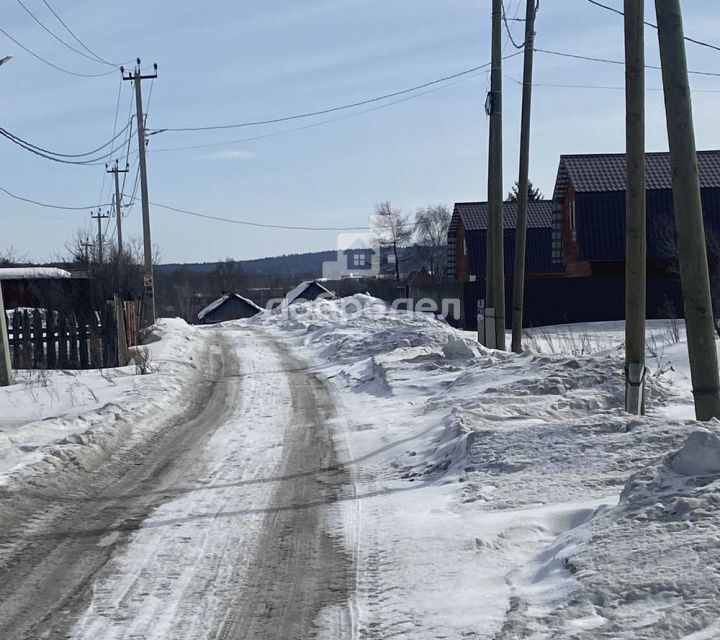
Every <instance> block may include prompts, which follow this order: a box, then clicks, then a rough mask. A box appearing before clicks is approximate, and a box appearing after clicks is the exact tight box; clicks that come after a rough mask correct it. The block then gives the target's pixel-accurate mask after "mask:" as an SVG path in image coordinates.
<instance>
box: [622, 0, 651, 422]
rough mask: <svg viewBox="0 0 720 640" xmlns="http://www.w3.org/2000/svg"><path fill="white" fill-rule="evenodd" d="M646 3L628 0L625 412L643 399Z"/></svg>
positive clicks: (638, 407) (640, 407)
mask: <svg viewBox="0 0 720 640" xmlns="http://www.w3.org/2000/svg"><path fill="white" fill-rule="evenodd" d="M644 22H645V0H625V137H626V159H625V162H626V171H627V185H626V190H625V194H626V195H625V411H627V412H628V413H632V414H634V415H641V414H642V413H644V409H645V407H644V401H643V399H644V397H645V311H646V301H645V298H646V295H645V286H646V285H645V280H646V271H647V268H646V253H647V251H646V235H645V24H644Z"/></svg>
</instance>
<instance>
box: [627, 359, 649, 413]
mask: <svg viewBox="0 0 720 640" xmlns="http://www.w3.org/2000/svg"><path fill="white" fill-rule="evenodd" d="M646 371H647V369H646V367H645V365H644V364H642V363H640V362H630V363H628V365H627V366H626V367H625V411H627V412H628V413H631V414H633V415H636V416H641V415H644V413H645V373H646Z"/></svg>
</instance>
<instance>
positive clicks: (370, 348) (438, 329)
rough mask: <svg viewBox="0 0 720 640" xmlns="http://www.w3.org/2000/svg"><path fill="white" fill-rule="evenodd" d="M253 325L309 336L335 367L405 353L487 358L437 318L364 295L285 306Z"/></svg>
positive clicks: (258, 318)
mask: <svg viewBox="0 0 720 640" xmlns="http://www.w3.org/2000/svg"><path fill="white" fill-rule="evenodd" d="M250 323H251V324H254V325H257V326H264V327H268V328H273V329H275V330H280V331H282V332H284V333H288V334H290V335H294V336H296V337H298V338H300V337H301V336H303V335H304V337H303V338H302V343H303V344H304V345H305V346H308V347H311V348H312V349H314V350H315V351H317V352H318V355H319V356H320V357H321V358H323V359H325V360H327V361H329V362H339V363H347V362H352V361H356V360H358V359H364V358H368V357H371V356H373V355H376V354H385V353H388V352H391V351H393V350H395V349H403V348H404V349H416V348H417V349H420V351H419V352H418V354H420V353H421V352H422V353H424V354H427V353H429V352H435V353H444V354H445V355H446V356H448V357H451V358H468V357H475V356H478V355H480V354H481V353H486V351H485V350H484V349H483V348H482V347H480V346H479V345H478V344H477V342H476V341H473V340H470V339H469V338H466V337H465V336H464V335H463V334H462V332H459V331H456V330H455V329H453V328H451V327H449V326H448V325H446V324H444V323H442V322H440V321H439V320H437V319H436V318H435V317H434V316H432V315H429V314H424V313H416V312H411V311H389V310H388V308H387V305H386V304H385V303H384V302H383V301H382V300H378V299H377V298H373V297H371V296H368V295H363V294H357V295H354V296H350V297H348V298H340V299H339V300H318V301H315V302H307V303H299V304H295V305H292V306H283V307H279V308H277V309H275V310H273V311H271V312H269V313H264V314H258V315H257V316H255V317H254V318H253V319H252V320H251V321H250Z"/></svg>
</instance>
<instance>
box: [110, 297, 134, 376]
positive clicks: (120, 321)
mask: <svg viewBox="0 0 720 640" xmlns="http://www.w3.org/2000/svg"><path fill="white" fill-rule="evenodd" d="M113 313H114V316H115V328H116V330H115V333H116V345H117V360H118V366H120V367H124V366H125V365H126V364H127V363H128V361H129V360H130V357H129V355H128V345H127V332H126V329H125V309H124V305H123V303H122V300H120V296H119V295H117V294H115V296H114V298H113Z"/></svg>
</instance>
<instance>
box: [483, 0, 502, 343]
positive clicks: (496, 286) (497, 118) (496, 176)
mask: <svg viewBox="0 0 720 640" xmlns="http://www.w3.org/2000/svg"><path fill="white" fill-rule="evenodd" d="M487 111H488V113H489V115H490V164H489V167H488V214H489V216H488V217H489V220H488V231H489V232H491V233H490V242H489V243H488V245H489V246H491V247H492V267H493V269H492V274H489V275H490V277H492V298H493V299H492V304H493V308H494V309H495V345H494V346H495V348H496V349H501V350H504V349H505V262H504V260H505V257H504V247H503V191H502V185H503V170H502V0H493V3H492V63H491V71H490V95H489V98H488V104H487Z"/></svg>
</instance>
